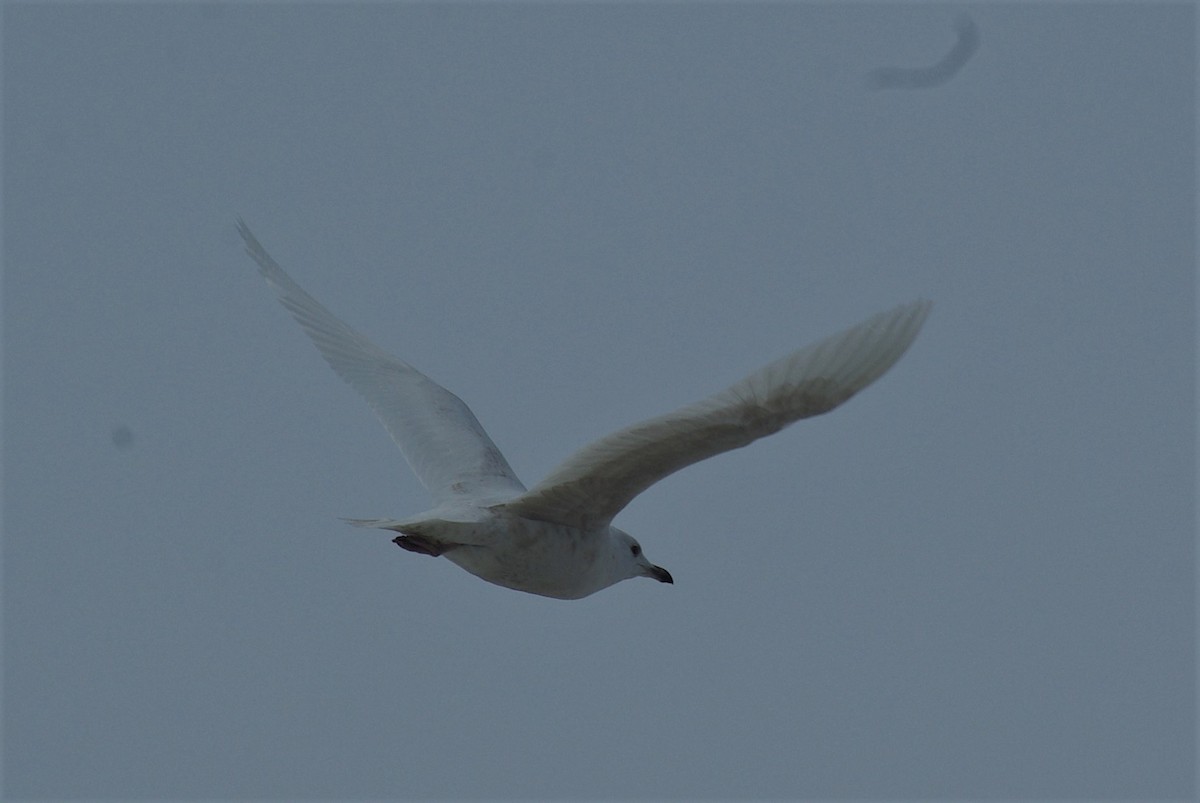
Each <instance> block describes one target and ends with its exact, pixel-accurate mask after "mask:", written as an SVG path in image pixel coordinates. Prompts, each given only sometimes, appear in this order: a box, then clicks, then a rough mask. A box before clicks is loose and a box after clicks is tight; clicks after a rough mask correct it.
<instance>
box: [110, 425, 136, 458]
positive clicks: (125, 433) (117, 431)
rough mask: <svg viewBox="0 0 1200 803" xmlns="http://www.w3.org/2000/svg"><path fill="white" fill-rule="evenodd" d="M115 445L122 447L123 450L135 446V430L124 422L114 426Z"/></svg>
mask: <svg viewBox="0 0 1200 803" xmlns="http://www.w3.org/2000/svg"><path fill="white" fill-rule="evenodd" d="M112 442H113V446H115V447H117V448H118V449H120V450H121V451H122V452H124V451H127V450H129V449H132V448H133V430H132V429H130V428H129V427H127V426H125V425H124V424H119V425H118V426H115V427H113V431H112Z"/></svg>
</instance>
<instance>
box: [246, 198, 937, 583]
mask: <svg viewBox="0 0 1200 803" xmlns="http://www.w3.org/2000/svg"><path fill="white" fill-rule="evenodd" d="M238 231H239V232H240V233H241V235H242V239H243V240H244V241H245V244H246V252H247V253H248V254H249V255H250V256H251V257H252V258H253V259H254V261H255V262H257V263H258V268H259V272H260V273H261V274H262V275H263V277H264V278H265V279H266V280H267V283H268V284H270V286H271V287H272V288H273V289H274V290H275V293H276V294H277V295H278V297H279V301H280V303H282V304H283V306H284V307H285V308H286V309H287V310H288V312H290V313H291V314H292V317H294V318H295V319H296V321H297V322H298V323H299V324H300V326H301V328H302V329H303V330H304V333H305V334H307V335H308V337H309V338H310V339H311V340H312V342H313V343H314V344H315V345H316V347H317V350H318V351H320V353H321V356H323V357H324V358H325V361H326V362H328V363H329V365H330V366H331V367H332V368H333V370H334V371H335V372H337V374H338V375H339V376H340V377H341V378H342V379H344V380H345V381H346V382H347V383H348V384H349V385H350V386H351V387H352V388H354V389H355V390H356V391H358V393H359V394H361V395H362V396H363V397H364V398H365V399H366V401H367V404H368V405H370V407H371V409H372V410H373V411H374V412H375V415H376V416H377V417H378V418H379V420H380V421H381V422H382V423H383V426H384V428H385V429H387V431H388V434H390V435H391V437H392V440H394V441H395V442H396V445H397V446H399V447H400V451H401V452H402V453H403V454H404V457H405V459H407V461H408V464H409V466H411V467H412V470H413V472H414V473H415V474H416V475H417V477H418V478H419V479H420V480H421V482H422V484H423V485H424V486H425V488H426V489H427V490H428V491H429V494H430V496H432V497H433V503H434V506H433V508H432V509H430V510H428V511H426V512H424V513H421V514H419V515H416V516H413V517H411V518H406V519H348V520H347V521H349V522H350V523H351V524H354V525H356V526H359V527H374V528H380V529H384V530H389V531H392V532H395V533H399V534H398V535H397V536H396V537H395V538H393V539H392V540H393V542H394V543H395V544H396V545H397V546H400V547H402V548H404V549H406V550H408V551H410V552H416V553H418V554H422V555H431V556H434V557H438V556H442V557H445V558H447V559H448V560H450V561H451V562H452V563H455V564H457V565H458V566H460V567H462V568H463V569H465V570H466V571H468V572H470V573H471V574H473V575H475V576H476V577H479V578H482V579H484V580H487V581H488V582H490V583H495V584H496V585H499V586H504V587H506V588H511V589H515V590H517V591H524V592H527V593H530V594H539V595H541V596H544V597H552V598H555V599H581V598H583V597H586V596H588V595H590V594H594V593H595V592H597V591H600V590H601V589H604V588H607V587H609V586H611V585H613V584H615V583H619V582H621V581H622V580H628V579H629V578H632V577H650V578H653V579H655V580H658V581H659V582H662V583H674V582H675V581H674V579H673V578H672V577H671V573H670V572H668V571H667V570H666V569H664V568H662V567H661V566H656V565H654V564H653V563H651V562H650V561H649V559H647V558H646V556H645V554H644V553H643V552H642V547H641V545H640V544H639V543H638V542H637V541H636V540H635V539H634V538H633V536H631V535H629V533H627V532H625V531H624V530H621V529H619V528H617V527H614V526H612V520H613V518H614V517H615V516H616V515H617V514H618V513H620V512H621V510H622V509H623V508H624V507H625V506H626V505H628V504H629V502H630V501H631V500H632V499H633V498H634V497H635V496H637V495H638V494H640V493H641V492H642V491H644V490H646V489H647V488H649V487H650V486H651V485H653V484H654V483H656V482H658V481H659V480H661V479H663V478H664V477H666V476H668V475H670V474H673V473H675V472H676V471H678V470H680V469H681V468H684V467H685V466H689V465H691V464H692V463H696V462H699V461H701V460H704V459H705V458H708V457H712V456H713V455H717V454H720V453H722V452H727V451H729V450H731V449H737V448H739V447H742V446H746V445H747V444H749V443H751V442H753V441H756V440H758V439H759V438H762V437H765V436H767V435H771V434H773V433H776V432H778V431H780V430H781V429H783V428H784V427H786V426H788V425H789V424H791V423H793V422H795V421H798V420H800V419H801V418H809V417H811V416H816V415H821V414H822V413H827V412H829V411H830V410H832V409H834V408H835V407H838V406H839V405H841V404H843V403H844V402H846V401H847V400H848V399H849V398H850V397H851V396H853V395H854V394H856V393H857V392H858V391H860V390H862V389H863V388H865V387H866V386H867V385H869V384H871V383H872V382H874V381H875V380H876V379H878V378H879V377H880V376H882V375H883V374H884V372H885V371H887V370H888V369H889V368H891V367H892V365H893V364H894V363H895V362H896V361H897V360H898V359H900V356H901V355H903V354H904V352H905V351H906V350H907V349H908V347H909V346H910V345H911V344H912V342H913V340H914V339H915V338H916V336H917V333H918V332H919V331H920V329H921V325H922V324H923V323H924V322H925V318H926V317H927V316H928V315H929V310H930V308H931V307H932V303H931V302H929V301H924V300H920V301H914V302H911V303H908V304H903V305H901V306H898V307H895V308H894V309H891V310H888V311H886V312H881V313H879V314H877V315H875V316H873V317H871V318H868V319H867V320H865V321H863V322H862V323H860V324H858V325H857V326H854V327H851V328H849V329H846V330H845V331H843V332H840V333H839V334H836V335H832V336H831V337H827V338H825V339H824V340H821V341H819V342H817V343H814V344H812V345H809V346H806V347H804V348H801V349H799V350H798V351H795V352H793V353H791V354H789V355H788V356H786V357H783V358H782V359H779V360H776V361H775V362H773V363H770V364H769V365H767V366H765V367H763V368H760V369H759V370H758V371H755V372H754V373H752V374H750V375H749V376H748V377H746V378H745V379H743V380H742V381H740V382H738V383H736V384H734V385H732V386H730V387H729V388H727V389H725V390H723V391H721V392H720V393H717V394H715V395H713V396H709V397H708V398H706V399H703V400H701V401H698V402H695V403H694V404H689V405H687V406H685V407H681V408H680V409H678V410H676V411H675V412H672V413H667V414H666V415H662V416H659V417H657V418H651V419H649V420H647V421H643V422H641V423H639V424H634V425H633V426H630V427H626V428H625V429H621V430H618V431H617V432H614V433H612V434H610V435H606V436H604V437H603V438H600V439H599V440H597V441H594V442H593V443H591V444H589V445H587V446H584V447H583V448H582V449H579V450H578V451H576V452H575V453H574V454H573V455H571V456H570V457H568V458H567V459H566V460H565V461H564V462H563V463H562V464H561V465H559V466H558V468H556V469H554V470H553V471H551V472H550V474H549V475H548V476H547V477H546V478H545V479H543V480H542V481H541V482H539V483H538V484H537V485H535V486H533V487H532V488H530V489H528V490H526V488H525V486H524V485H522V484H521V481H520V480H518V479H517V476H516V474H515V473H513V470H512V468H511V467H510V466H509V465H508V461H507V460H505V459H504V455H502V454H501V453H500V450H499V449H497V448H496V445H495V444H494V443H492V439H491V438H489V437H488V435H487V433H486V432H484V430H483V427H482V426H480V424H479V420H478V419H477V418H475V415H474V414H473V413H472V412H471V410H470V409H469V408H468V407H467V405H466V404H464V403H463V401H462V400H461V399H459V398H458V397H457V396H455V395H454V394H453V393H451V392H450V391H448V390H446V389H445V388H443V387H442V386H440V385H438V384H437V383H435V382H434V381H433V380H431V379H430V378H429V377H427V376H425V375H424V374H422V373H421V372H419V371H417V370H416V369H415V368H413V367H412V366H411V365H409V364H408V363H406V362H404V361H403V360H400V359H397V358H396V357H393V356H392V355H390V354H388V353H387V352H385V351H384V350H383V349H381V348H379V347H378V346H376V345H375V344H374V343H372V342H371V341H370V340H368V339H367V338H366V337H364V336H363V335H361V334H359V333H358V332H357V331H355V330H354V329H352V328H350V327H349V326H348V325H346V324H345V323H343V322H342V321H340V320H339V319H338V318H337V317H335V316H334V315H333V313H331V312H330V311H329V310H327V309H326V308H325V307H324V306H323V305H322V304H321V303H320V302H318V301H317V300H316V299H315V298H313V297H312V296H310V295H309V294H308V293H306V292H305V291H304V290H303V289H301V288H300V285H298V284H296V283H295V282H294V281H292V279H291V277H290V276H288V275H287V273H285V272H284V270H283V268H281V267H280V266H279V264H278V263H277V262H275V260H274V259H272V258H271V257H270V255H269V254H267V252H266V250H264V249H263V247H262V245H261V244H260V243H259V242H258V240H257V239H256V238H255V237H254V235H253V234H252V233H251V232H250V229H249V228H248V227H247V226H246V224H245V222H244V221H242V220H240V219H239V220H238Z"/></svg>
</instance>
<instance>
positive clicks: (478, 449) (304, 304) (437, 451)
mask: <svg viewBox="0 0 1200 803" xmlns="http://www.w3.org/2000/svg"><path fill="white" fill-rule="evenodd" d="M238 231H239V232H240V233H241V235H242V239H243V240H245V241H246V253H248V254H249V255H250V256H251V257H253V258H254V261H255V262H257V263H258V268H259V272H261V273H262V275H263V278H265V279H266V280H267V282H268V283H269V284H270V285H271V287H273V288H274V289H275V293H276V294H277V295H278V296H279V301H280V303H282V304H283V306H284V307H285V308H287V310H288V312H290V313H292V317H293V318H295V319H296V321H297V322H299V324H300V326H301V327H302V328H303V329H304V333H305V334H307V335H308V336H309V338H311V339H312V342H313V343H315V344H316V346H317V349H318V350H319V351H320V352H321V356H323V357H324V358H325V361H326V362H328V363H329V365H330V366H332V368H333V370H334V371H336V372H337V374H338V376H340V377H341V378H342V379H344V380H346V382H347V383H349V384H350V386H351V387H353V388H354V389H355V390H357V391H358V392H359V393H360V394H362V396H363V397H364V398H365V399H366V400H367V404H369V405H370V406H371V409H372V410H374V411H375V415H376V416H377V417H378V418H379V420H380V421H381V422H383V426H384V427H385V428H386V429H387V431H388V434H389V435H391V436H392V440H394V441H395V442H396V445H397V446H399V447H400V451H401V452H403V453H404V457H405V458H406V459H407V460H408V464H409V465H410V466H411V467H412V470H413V471H414V472H415V473H416V475H417V477H418V478H419V479H420V480H421V482H422V483H424V485H425V487H426V488H427V489H428V490H429V493H430V495H432V496H433V499H434V502H435V503H437V504H441V503H443V502H449V501H453V500H464V501H469V500H475V499H479V500H491V499H495V498H501V497H511V496H512V495H513V494H519V493H521V492H522V491H524V490H525V486H523V485H522V484H521V482H520V480H518V479H517V477H516V475H515V474H513V470H512V469H511V468H509V465H508V461H507V460H505V459H504V455H502V454H500V450H499V449H497V448H496V445H495V444H494V443H492V439H491V438H489V437H488V435H487V433H486V432H484V431H483V427H482V426H480V424H479V421H478V419H476V418H475V415H474V413H472V412H471V410H470V408H468V407H467V405H466V404H464V403H463V401H462V399H460V398H458V397H457V396H455V395H454V394H453V393H451V392H450V391H448V390H446V389H445V388H443V387H442V386H441V385H438V384H437V383H436V382H434V381H433V380H431V379H430V378H429V377H427V376H425V375H424V374H422V373H421V372H420V371H418V370H417V369H415V368H413V367H412V366H411V365H408V364H407V363H405V362H402V361H400V360H398V359H396V358H395V357H393V356H392V355H390V354H388V353H387V352H385V351H384V350H383V349H381V348H379V347H378V346H376V345H375V344H374V343H372V342H371V341H370V340H367V338H365V337H363V336H362V335H361V334H359V333H358V332H356V331H355V330H353V329H351V328H350V327H349V326H347V325H346V324H344V323H342V322H341V321H340V320H338V319H337V318H336V317H335V316H334V315H333V313H332V312H330V311H329V310H327V309H325V307H324V306H322V305H321V304H320V302H318V301H317V300H316V299H315V298H313V297H312V296H310V295H309V294H308V293H306V292H304V290H303V289H301V288H300V285H298V284H296V283H295V282H294V281H292V279H291V277H290V276H288V275H287V274H286V273H285V272H284V270H283V268H281V267H279V264H278V263H276V262H275V260H273V259H271V257H270V255H269V254H268V253H267V252H266V251H265V250H264V249H263V247H262V245H260V244H259V242H258V240H257V239H255V237H254V235H253V234H251V233H250V229H249V228H247V227H246V224H245V223H244V222H242V221H241V220H239V221H238Z"/></svg>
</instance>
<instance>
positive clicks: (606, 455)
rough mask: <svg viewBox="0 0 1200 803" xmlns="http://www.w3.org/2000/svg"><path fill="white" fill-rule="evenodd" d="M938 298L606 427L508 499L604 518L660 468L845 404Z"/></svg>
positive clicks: (543, 510) (547, 515) (587, 520)
mask: <svg viewBox="0 0 1200 803" xmlns="http://www.w3.org/2000/svg"><path fill="white" fill-rule="evenodd" d="M932 306H933V304H932V302H929V301H915V302H913V303H910V304H905V305H903V306H899V307H896V308H895V309H892V310H889V311H887V312H881V313H879V314H878V315H875V316H874V317H872V318H868V319H867V320H866V321H863V322H862V323H860V324H859V325H858V326H855V327H852V328H850V329H847V330H846V331H844V332H841V333H839V334H836V335H833V336H832V337H828V338H826V339H825V340H822V341H820V342H818V343H814V344H812V345H810V346H807V347H805V348H802V349H800V350H799V351H795V352H793V353H792V354H790V355H788V356H787V357H784V358H783V359H780V360H777V361H775V362H773V363H771V364H770V365H768V366H766V367H765V368H761V369H759V370H758V371H756V372H755V373H753V374H751V375H750V376H748V377H746V378H745V379H743V380H742V381H741V382H738V383H737V384H736V385H733V386H732V387H730V388H728V389H726V390H724V391H722V392H720V393H718V394H716V395H715V396H710V397H709V398H707V399H705V400H703V401H700V402H697V403H695V404H690V405H688V406H687V407H683V408H681V409H679V410H676V411H675V412H673V413H668V414H667V415H664V416H659V417H658V418H652V419H650V420H649V421H643V422H642V423H640V424H634V425H633V426H631V427H626V428H625V429H622V430H619V431H617V432H614V433H612V434H611V435H606V436H605V437H603V438H601V439H600V440H598V441H595V442H593V443H591V444H589V445H587V446H585V447H583V448H582V449H580V450H579V451H577V452H575V454H573V455H571V456H570V457H569V458H567V460H566V461H565V462H564V463H562V465H560V466H559V467H558V468H556V469H555V470H554V471H552V472H551V473H550V476H548V477H546V478H545V479H544V480H542V481H541V482H539V483H538V484H537V485H535V486H534V487H533V488H532V489H530V490H529V492H528V493H526V494H525V495H524V496H521V497H519V498H517V499H514V500H513V501H512V502H509V503H508V504H507V505H506V507H507V509H508V510H510V511H512V512H514V513H516V514H518V515H521V516H526V517H528V518H534V519H544V520H546V521H552V522H559V523H562V524H568V525H573V526H584V527H586V526H595V525H600V524H606V523H607V522H609V521H611V520H612V518H613V517H614V516H616V515H617V513H619V512H620V511H621V510H622V509H623V508H624V507H625V506H626V505H627V504H629V502H630V501H631V500H632V499H633V498H634V497H635V496H637V495H638V494H640V493H641V492H642V491H644V490H646V489H647V488H649V487H650V486H651V485H653V484H654V483H656V482H658V481H659V480H661V479H662V478H663V477H666V476H668V475H669V474H673V473H675V472H676V471H678V470H679V469H681V468H683V467H685V466H689V465H691V464H692V463H696V462H699V461H701V460H703V459H705V458H707V457H712V456H713V455H716V454H720V453H721V452H727V451H729V450H730V449H736V448H738V447H740V446H745V445H747V444H749V443H751V442H753V441H756V440H758V439H759V438H761V437H764V436H766V435H770V434H772V433H775V432H778V431H779V430H781V429H783V428H784V427H786V426H787V425H788V424H791V423H792V422H793V421H798V420H799V419H801V418H808V417H810V416H814V415H820V414H821V413H827V412H829V411H830V410H832V409H833V408H835V407H837V406H838V405H839V404H842V403H843V402H844V401H846V400H847V399H849V398H850V397H851V396H853V395H854V394H855V393H858V391H860V390H862V389H863V388H865V387H866V386H867V385H869V384H871V383H872V382H874V381H875V380H876V379H878V378H879V377H880V376H882V375H883V373H884V372H885V371H887V369H889V368H891V367H892V365H893V364H894V363H895V362H896V360H898V359H900V356H901V355H902V354H904V352H905V351H906V350H907V349H908V347H909V346H910V345H911V344H912V342H913V340H914V339H915V338H916V336H917V333H918V332H919V331H921V325H922V324H923V323H924V322H925V318H926V316H928V315H929V310H930V308H931V307H932Z"/></svg>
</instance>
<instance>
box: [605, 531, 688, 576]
mask: <svg viewBox="0 0 1200 803" xmlns="http://www.w3.org/2000/svg"><path fill="white" fill-rule="evenodd" d="M608 529H609V532H610V533H611V534H612V542H613V551H614V555H613V557H614V559H615V563H616V566H617V569H618V571H619V572H620V574H621V578H620V579H622V580H627V579H629V578H630V577H652V578H654V579H655V580H657V581H658V582H660V583H674V582H675V581H674V580H673V579H672V578H671V573H670V572H669V571H667V570H666V569H664V568H663V567H662V566H655V565H654V564H653V563H651V562H650V561H649V560H647V559H646V556H645V554H643V553H642V545H641V544H639V543H638V542H637V539H635V538H634V537H633V536H632V535H630V534H629V533H627V532H625V531H624V530H618V529H617V528H616V527H609V528H608Z"/></svg>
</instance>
